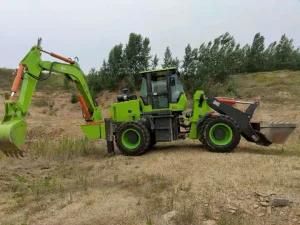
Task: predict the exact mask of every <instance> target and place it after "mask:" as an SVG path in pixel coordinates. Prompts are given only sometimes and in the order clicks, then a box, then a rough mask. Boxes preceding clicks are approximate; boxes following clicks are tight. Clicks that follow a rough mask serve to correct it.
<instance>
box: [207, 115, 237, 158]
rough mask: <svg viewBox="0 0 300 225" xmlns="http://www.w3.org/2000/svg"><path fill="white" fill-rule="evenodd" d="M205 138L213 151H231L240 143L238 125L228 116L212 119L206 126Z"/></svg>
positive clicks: (208, 146)
mask: <svg viewBox="0 0 300 225" xmlns="http://www.w3.org/2000/svg"><path fill="white" fill-rule="evenodd" d="M203 139H204V140H205V145H206V147H207V148H208V149H209V150H210V151H212V152H223V153H225V152H231V151H233V150H234V149H235V148H236V146H237V145H238V144H239V143H240V140H241V134H240V131H239V128H238V125H237V124H236V123H235V122H234V120H232V119H231V118H230V117H227V116H219V117H216V118H214V119H210V120H209V121H208V122H207V123H206V124H205V127H204V131H203Z"/></svg>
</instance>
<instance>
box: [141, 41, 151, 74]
mask: <svg viewBox="0 0 300 225" xmlns="http://www.w3.org/2000/svg"><path fill="white" fill-rule="evenodd" d="M150 52H151V47H150V40H149V38H145V39H144V40H143V48H142V52H141V53H142V54H141V63H142V65H141V67H142V69H143V70H147V69H149V66H150V59H151V55H150Z"/></svg>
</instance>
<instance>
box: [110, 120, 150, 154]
mask: <svg viewBox="0 0 300 225" xmlns="http://www.w3.org/2000/svg"><path fill="white" fill-rule="evenodd" d="M116 143H117V146H118V148H119V150H120V151H121V152H122V153H123V154H124V155H130V156H137V155H141V154H143V153H144V152H145V151H146V150H147V148H148V146H149V144H150V133H149V130H148V129H147V127H146V126H145V125H144V124H142V123H137V122H129V123H124V124H122V125H120V126H119V127H118V128H117V130H116Z"/></svg>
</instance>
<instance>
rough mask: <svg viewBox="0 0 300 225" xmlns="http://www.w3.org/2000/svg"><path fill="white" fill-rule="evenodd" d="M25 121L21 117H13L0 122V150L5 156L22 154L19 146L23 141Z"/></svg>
mask: <svg viewBox="0 0 300 225" xmlns="http://www.w3.org/2000/svg"><path fill="white" fill-rule="evenodd" d="M25 136H26V123H25V121H24V120H22V119H14V120H12V121H6V122H2V123H0V150H1V151H2V152H3V153H4V154H5V155H7V156H13V157H19V156H23V151H22V150H20V147H21V146H22V145H23V144H24V142H25Z"/></svg>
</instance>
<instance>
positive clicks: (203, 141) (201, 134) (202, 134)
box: [198, 118, 212, 146]
mask: <svg viewBox="0 0 300 225" xmlns="http://www.w3.org/2000/svg"><path fill="white" fill-rule="evenodd" d="M211 120H212V118H207V119H205V120H204V121H203V123H202V124H201V125H200V126H199V128H198V131H199V141H200V142H201V143H202V144H203V145H204V146H207V144H206V141H205V137H204V130H205V127H206V125H207V124H208V123H209V122H210V121H211Z"/></svg>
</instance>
